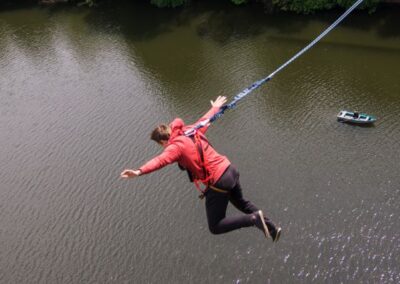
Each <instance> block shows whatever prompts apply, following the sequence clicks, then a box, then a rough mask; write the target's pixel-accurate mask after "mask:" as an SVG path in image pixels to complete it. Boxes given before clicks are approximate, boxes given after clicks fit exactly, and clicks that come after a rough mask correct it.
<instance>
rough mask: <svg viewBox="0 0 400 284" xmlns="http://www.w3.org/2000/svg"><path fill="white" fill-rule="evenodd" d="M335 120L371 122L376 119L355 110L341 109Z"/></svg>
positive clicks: (358, 122) (360, 122)
mask: <svg viewBox="0 0 400 284" xmlns="http://www.w3.org/2000/svg"><path fill="white" fill-rule="evenodd" d="M337 120H338V121H340V122H350V123H355V124H371V123H374V122H375V121H376V117H374V116H372V115H368V114H365V113H360V112H357V111H347V110H341V111H340V112H339V114H338V115H337Z"/></svg>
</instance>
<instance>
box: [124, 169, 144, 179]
mask: <svg viewBox="0 0 400 284" xmlns="http://www.w3.org/2000/svg"><path fill="white" fill-rule="evenodd" d="M140 174H141V171H140V170H131V169H126V170H124V171H123V172H122V173H121V177H122V178H126V179H128V178H135V177H138V176H139V175H140Z"/></svg>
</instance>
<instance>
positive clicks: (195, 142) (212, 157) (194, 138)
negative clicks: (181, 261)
mask: <svg viewBox="0 0 400 284" xmlns="http://www.w3.org/2000/svg"><path fill="white" fill-rule="evenodd" d="M225 103H226V97H224V96H218V98H217V99H216V100H215V101H211V106H212V107H211V109H210V110H209V111H208V112H207V113H206V114H205V115H204V116H203V117H201V118H200V119H199V120H198V121H197V122H196V123H195V124H193V125H185V124H184V122H183V120H182V119H180V118H175V119H174V120H173V121H172V122H171V123H170V124H169V125H165V124H161V125H159V126H158V127H156V128H155V129H154V130H153V132H152V133H151V140H154V141H155V142H157V143H158V144H159V145H161V146H162V147H163V148H164V151H163V152H162V153H161V154H160V155H158V156H156V157H155V158H153V159H151V160H150V161H148V162H147V163H145V164H144V165H143V166H141V167H140V168H138V169H136V170H135V169H125V170H124V171H123V172H122V173H121V177H122V178H125V179H128V178H136V177H138V176H141V175H144V174H149V173H151V172H154V171H156V170H159V169H161V168H162V167H165V166H166V165H169V164H172V163H175V162H177V163H178V166H179V167H180V168H181V169H183V170H186V171H187V172H188V175H189V179H190V181H191V182H194V183H195V185H196V187H197V188H198V190H199V191H201V193H202V194H201V198H204V197H205V199H206V202H205V203H206V213H207V221H208V228H209V230H210V232H211V233H212V234H223V233H227V232H230V231H233V230H237V229H240V228H244V227H252V226H255V227H257V228H258V229H260V230H261V231H262V232H263V234H264V235H265V237H266V238H268V237H271V238H272V241H274V242H276V241H278V240H279V237H280V235H281V228H280V227H277V226H275V225H274V223H272V221H271V220H270V219H268V218H267V217H266V216H265V215H264V213H263V212H262V211H261V210H259V209H258V208H257V207H256V206H255V205H254V204H252V203H251V202H250V201H249V200H246V199H245V198H244V197H243V194H242V188H241V185H240V182H239V172H238V170H237V169H236V168H235V167H234V166H233V165H232V164H231V162H230V161H229V160H228V158H227V157H225V156H223V155H220V154H219V153H217V151H215V149H214V148H213V147H212V146H211V144H210V143H209V142H208V140H207V138H206V136H205V133H206V131H207V129H208V127H209V125H210V124H208V125H206V126H204V127H202V128H200V129H198V130H196V131H194V132H193V131H192V132H193V133H191V135H185V131H186V130H189V129H192V128H193V126H194V125H197V124H198V123H200V122H201V121H204V120H207V119H209V118H211V117H212V116H213V115H214V114H216V113H217V112H218V111H219V109H220V108H221V107H222V106H223V105H224V104H225ZM201 184H203V185H204V186H205V189H201V188H200V185H201ZM228 202H231V203H232V204H233V205H234V206H235V207H236V208H237V209H238V210H240V211H241V212H243V213H245V214H243V215H240V216H230V217H227V216H226V209H227V206H228Z"/></svg>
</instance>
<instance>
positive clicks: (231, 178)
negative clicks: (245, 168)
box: [205, 165, 259, 234]
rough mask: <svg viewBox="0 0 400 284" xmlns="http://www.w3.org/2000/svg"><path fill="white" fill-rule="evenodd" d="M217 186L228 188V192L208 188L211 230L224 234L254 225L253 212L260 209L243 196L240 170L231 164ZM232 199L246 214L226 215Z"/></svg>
mask: <svg viewBox="0 0 400 284" xmlns="http://www.w3.org/2000/svg"><path fill="white" fill-rule="evenodd" d="M214 186H215V187H216V188H219V189H222V190H226V191H227V193H222V192H217V191H215V190H213V189H208V191H207V192H206V194H205V196H206V211H207V221H208V227H209V229H210V232H211V233H213V234H223V233H226V232H229V231H233V230H236V229H240V228H243V227H250V226H253V225H254V217H252V214H251V213H253V212H256V211H258V210H259V209H258V208H257V207H256V206H255V205H254V204H252V203H251V202H250V201H248V200H246V199H244V198H243V194H242V188H241V186H240V182H239V172H238V171H237V170H236V169H235V168H234V167H233V166H232V165H231V166H229V167H228V169H227V170H226V171H225V172H224V174H223V175H222V176H221V178H220V179H219V180H218V181H217V182H216V183H215V184H214ZM228 201H230V202H231V203H232V204H233V205H234V206H235V207H236V208H237V209H239V210H240V211H242V212H243V213H246V215H240V216H233V217H226V208H227V207H228Z"/></svg>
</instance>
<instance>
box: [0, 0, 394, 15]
mask: <svg viewBox="0 0 400 284" xmlns="http://www.w3.org/2000/svg"><path fill="white" fill-rule="evenodd" d="M124 1H126V0H117V1H110V0H35V1H33V0H25V1H18V2H16V1H11V0H3V1H2V0H0V9H2V10H7V9H15V8H19V7H23V6H25V7H26V6H59V5H72V6H89V7H93V6H97V5H102V4H104V3H106V2H108V4H107V5H110V3H113V4H114V5H118V4H120V3H121V2H124ZM226 1H227V2H229V1H231V3H232V4H233V5H241V6H246V5H257V6H259V7H262V8H263V9H264V10H265V11H266V12H268V13H272V12H276V11H284V12H296V13H299V14H310V13H313V14H315V13H319V12H323V11H326V10H330V9H333V8H335V7H343V5H341V4H340V2H339V3H337V4H334V3H329V4H320V3H318V2H316V3H312V2H311V3H309V2H304V3H301V4H298V3H295V2H294V1H292V2H288V1H274V2H273V1H271V0H262V1H257V2H254V1H251V0H250V1H249V0H226ZM148 2H149V3H151V4H153V5H154V7H159V8H165V7H167V8H168V7H170V8H171V7H173V8H175V7H179V6H190V5H192V4H193V3H189V2H188V1H187V0H154V1H150V0H148ZM387 6H393V7H394V8H400V0H384V1H378V0H375V1H366V3H365V4H364V9H368V10H369V11H370V12H373V11H375V10H376V9H379V8H380V7H387Z"/></svg>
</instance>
